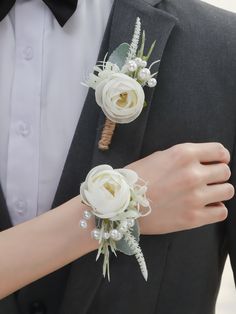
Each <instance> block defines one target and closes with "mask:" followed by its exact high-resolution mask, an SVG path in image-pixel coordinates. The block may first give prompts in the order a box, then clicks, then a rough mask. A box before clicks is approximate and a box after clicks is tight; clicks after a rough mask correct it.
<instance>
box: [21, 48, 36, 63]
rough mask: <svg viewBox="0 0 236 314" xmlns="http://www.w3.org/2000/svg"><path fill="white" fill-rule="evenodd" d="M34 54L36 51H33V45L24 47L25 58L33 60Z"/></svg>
mask: <svg viewBox="0 0 236 314" xmlns="http://www.w3.org/2000/svg"><path fill="white" fill-rule="evenodd" d="M33 56H34V51H33V48H32V47H29V46H28V47H25V48H24V49H23V58H24V59H25V60H28V61H29V60H31V59H32V58H33Z"/></svg>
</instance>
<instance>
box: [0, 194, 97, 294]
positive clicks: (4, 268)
mask: <svg viewBox="0 0 236 314" xmlns="http://www.w3.org/2000/svg"><path fill="white" fill-rule="evenodd" d="M84 209H85V206H84V205H82V203H81V201H80V197H76V198H74V199H72V200H70V201H69V202H67V203H65V204H63V205H61V206H59V207H57V208H56V209H53V210H51V211H50V212H48V213H46V214H44V215H42V216H40V217H37V218H35V219H33V220H31V221H28V222H26V223H23V224H21V225H18V226H16V227H13V228H11V229H9V230H6V231H3V232H1V233H0V248H1V252H2V254H1V257H0V298H3V297H5V296H6V295H8V294H10V293H12V292H13V291H15V290H18V289H19V288H21V287H23V286H25V285H27V284H29V283H31V282H33V281H35V280H37V279H39V278H41V277H43V276H45V275H47V274H49V273H51V272H53V271H55V270H57V269H59V268H61V267H63V266H64V265H66V264H68V263H70V262H71V261H73V260H75V259H77V258H79V257H81V256H83V255H85V254H87V253H89V252H91V251H93V250H95V249H96V248H97V245H98V243H97V241H95V240H93V239H92V238H91V237H90V231H91V230H92V229H93V228H94V222H93V221H92V220H91V222H89V224H88V228H87V229H86V230H83V229H81V228H80V226H79V221H80V219H81V218H82V214H83V210H84Z"/></svg>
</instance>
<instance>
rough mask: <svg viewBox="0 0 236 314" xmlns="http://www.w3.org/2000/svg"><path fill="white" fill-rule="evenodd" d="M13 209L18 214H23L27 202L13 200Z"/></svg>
mask: <svg viewBox="0 0 236 314" xmlns="http://www.w3.org/2000/svg"><path fill="white" fill-rule="evenodd" d="M15 209H16V211H17V213H18V214H19V215H23V214H24V213H25V211H26V210H27V203H26V202H25V201H24V200H17V201H16V202H15Z"/></svg>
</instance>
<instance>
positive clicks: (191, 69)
mask: <svg viewBox="0 0 236 314" xmlns="http://www.w3.org/2000/svg"><path fill="white" fill-rule="evenodd" d="M137 16H139V17H140V18H141V20H142V23H143V27H144V28H145V30H146V32H147V34H149V35H150V38H148V41H149V40H150V42H151V41H152V40H153V39H156V40H157V43H158V45H157V49H156V50H155V52H154V53H153V56H152V58H153V60H157V59H161V63H160V68H159V77H158V86H157V87H156V89H155V90H148V91H147V94H146V98H147V101H148V103H149V106H148V108H146V109H145V111H144V112H143V114H142V115H141V116H140V117H139V118H138V119H137V120H136V121H135V122H133V123H132V124H130V125H129V124H128V125H122V126H119V127H118V128H117V130H116V133H115V136H114V139H113V142H112V146H111V149H110V150H109V151H108V152H101V151H99V150H97V149H96V148H97V142H98V139H99V136H100V131H98V132H97V130H100V129H101V126H102V125H103V124H104V116H103V114H102V113H101V112H100V111H99V109H98V108H97V107H96V109H94V108H95V104H94V103H95V99H94V92H93V91H91V90H90V91H89V93H88V96H87V99H86V102H85V104H84V109H83V112H82V115H81V118H80V121H79V123H78V126H77V129H76V132H75V135H74V138H73V141H72V144H71V148H70V151H69V154H68V157H67V161H66V164H65V167H64V170H63V174H62V177H61V180H60V184H59V186H58V189H57V193H56V197H55V200H54V203H53V207H55V206H57V205H59V204H62V203H64V202H66V201H67V200H68V199H70V198H72V197H73V196H75V195H76V194H78V187H79V185H80V183H81V182H82V181H83V180H84V178H85V176H86V174H87V172H88V170H89V169H90V168H91V167H92V166H94V165H97V164H101V163H106V164H111V165H112V166H114V167H123V166H125V165H127V164H129V163H132V162H134V161H136V160H138V159H141V158H143V157H146V156H148V155H150V154H152V153H153V152H155V151H165V150H167V149H168V148H169V147H172V146H174V145H176V144H179V143H186V142H187V143H189V142H194V143H205V142H219V143H222V144H223V145H224V146H225V147H226V148H227V149H228V150H229V151H230V153H231V155H232V160H231V168H232V174H233V175H232V183H234V181H235V180H236V179H235V173H234V141H235V125H236V124H235V119H236V112H235V111H236V106H235V104H234V102H235V99H236V97H235V96H236V88H235V87H236V86H235V81H234V76H235V73H236V33H235V27H236V16H235V15H234V14H232V13H227V12H224V11H222V10H220V9H217V8H214V7H212V6H209V5H207V4H205V3H202V2H200V1H197V0H196V1H194V0H178V1H175V0H163V1H161V0H117V1H115V2H114V6H113V10H112V13H111V16H110V20H109V23H108V26H107V30H106V33H105V36H104V40H103V44H102V47H101V50H100V57H103V56H104V54H105V52H106V51H107V50H108V51H109V52H112V51H113V50H114V48H115V47H117V46H118V45H119V44H120V43H122V42H126V41H127V38H130V37H131V36H132V32H133V22H134V21H135V20H136V18H137ZM124 17H125V18H124ZM99 59H101V58H99ZM91 108H92V109H91ZM97 121H98V122H97ZM88 126H89V127H88ZM84 134H86V136H84ZM179 147H180V149H179ZM186 147H188V148H187V150H186ZM81 148H83V149H82V153H81ZM79 151H80V154H78V152H79ZM186 151H188V154H189V146H186V145H185V146H178V156H179V154H182V155H180V156H182V157H183V159H184V158H185V156H186ZM191 156H192V157H191V158H195V157H193V155H191ZM191 160H192V159H191ZM165 161H166V160H165V159H164V160H163V167H164V166H166V164H165ZM205 161H206V162H207V160H205ZM166 162H168V161H166ZM173 162H174V161H173ZM78 165H79V166H78ZM157 176H158V174H157ZM215 183H216V182H215ZM218 183H219V182H218ZM1 204H2V207H4V199H3V197H2V200H1ZM234 205H235V199H233V200H232V201H230V202H229V203H228V209H229V216H228V219H227V221H226V222H224V223H221V224H211V225H207V226H205V227H201V228H197V229H195V230H191V231H183V232H178V233H172V234H167V235H160V236H145V237H143V238H142V240H141V246H142V248H143V251H144V254H145V256H146V258H147V263H148V266H149V271H150V280H149V281H148V283H145V282H144V281H143V280H142V279H141V277H140V276H137V266H136V264H135V261H133V260H132V259H130V258H129V257H127V256H125V255H124V256H123V255H121V256H119V261H118V262H117V261H115V260H112V261H111V272H112V281H111V282H110V283H108V282H107V281H106V280H103V279H102V275H101V272H100V268H101V265H100V263H97V264H95V263H94V254H93V253H91V254H89V255H86V256H84V257H83V258H81V259H79V260H78V261H76V262H74V263H72V265H69V266H68V267H66V268H64V269H62V270H60V271H58V272H56V273H54V274H51V275H50V276H48V277H45V278H43V279H41V280H39V281H38V282H35V283H34V284H32V285H30V286H28V287H26V288H24V289H22V290H21V291H19V292H18V293H17V294H16V295H14V296H10V297H9V298H7V299H5V300H3V301H1V302H0V313H1V314H8V313H10V314H16V313H21V311H22V313H23V314H25V313H35V314H36V313H38V314H40V313H42V314H43V313H49V314H52V313H55V314H58V313H60V314H75V313H79V314H85V313H87V314H95V313H96V314H98V313H106V314H120V313H125V314H126V313H127V314H130V313H132V314H133V313H134V314H143V313H145V314H146V313H147V314H148V313H150V314H154V313H155V314H172V313H173V314H189V313H191V314H213V313H214V307H215V302H216V298H217V293H218V289H219V285H220V279H221V274H222V270H223V267H224V263H225V259H226V256H227V254H228V253H229V254H230V257H231V261H232V266H233V268H234V267H235V265H236V247H235V241H234V237H235V233H236V229H235V227H234V223H235V222H236V214H235V212H234ZM1 217H2V218H1V224H2V229H3V228H7V227H9V226H10V221H9V217H8V215H7V210H6V206H5V210H3V209H2V210H1ZM195 219H196V218H195ZM19 309H20V310H19Z"/></svg>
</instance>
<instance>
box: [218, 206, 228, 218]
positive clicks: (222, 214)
mask: <svg viewBox="0 0 236 314" xmlns="http://www.w3.org/2000/svg"><path fill="white" fill-rule="evenodd" d="M227 217H228V209H227V208H226V207H225V206H222V207H221V210H220V212H219V220H220V221H223V220H225V219H226V218H227Z"/></svg>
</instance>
